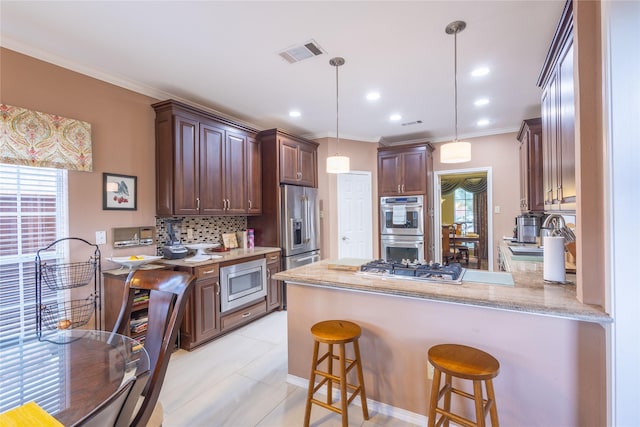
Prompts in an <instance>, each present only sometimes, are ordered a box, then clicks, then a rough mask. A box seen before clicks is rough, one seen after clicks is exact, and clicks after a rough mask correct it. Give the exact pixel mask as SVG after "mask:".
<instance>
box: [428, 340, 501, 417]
mask: <svg viewBox="0 0 640 427" xmlns="http://www.w3.org/2000/svg"><path fill="white" fill-rule="evenodd" d="M428 358H429V362H430V363H431V364H432V365H433V367H434V375H433V383H432V385H431V402H430V405H429V420H428V426H429V427H434V426H436V425H438V426H440V425H445V426H448V425H449V421H453V422H455V423H457V424H460V425H464V426H469V427H473V426H478V427H484V426H485V425H486V421H485V419H486V416H487V413H489V414H490V419H491V426H492V427H498V426H499V423H498V409H497V407H496V398H495V394H494V390H493V378H495V377H496V376H498V372H499V371H500V362H498V360H497V359H496V358H495V357H493V356H491V355H490V354H489V353H485V352H484V351H482V350H478V349H477V348H473V347H468V346H466V345H459V344H439V345H436V346H433V347H431V348H430V349H429V352H428ZM442 374H444V375H445V382H444V385H443V387H442V388H440V383H441V380H442ZM453 377H455V378H461V379H465V380H471V381H473V394H470V393H467V392H465V391H462V390H460V389H456V388H454V387H453V385H452V381H451V380H452V378H453ZM483 382H484V384H485V388H486V391H487V395H486V399H485V398H484V397H483V395H482V383H483ZM452 393H454V394H457V395H459V396H463V397H466V398H468V399H471V400H473V401H474V403H475V414H476V421H475V422H474V421H472V420H469V419H468V418H464V417H462V416H461V415H458V414H455V413H453V412H451V394H452ZM443 397H444V401H443V406H442V407H438V403H439V402H440V399H442V398H443ZM438 415H440V418H439V419H438V420H436V417H437V416H438Z"/></svg>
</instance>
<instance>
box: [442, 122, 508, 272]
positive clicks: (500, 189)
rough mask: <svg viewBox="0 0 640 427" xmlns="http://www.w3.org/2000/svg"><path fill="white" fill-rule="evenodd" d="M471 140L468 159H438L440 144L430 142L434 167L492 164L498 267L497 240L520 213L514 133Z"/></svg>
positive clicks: (464, 167)
mask: <svg viewBox="0 0 640 427" xmlns="http://www.w3.org/2000/svg"><path fill="white" fill-rule="evenodd" d="M465 141H470V142H471V161H470V162H467V163H457V164H443V163H440V146H441V145H442V144H433V145H434V146H435V148H436V151H434V153H433V169H434V171H454V170H464V169H474V168H487V167H490V168H491V173H492V195H493V206H494V207H496V206H499V207H500V213H495V212H492V213H490V215H491V216H492V220H493V248H492V251H493V269H494V270H497V268H498V264H497V260H498V253H497V247H498V243H499V242H500V241H501V239H502V236H511V235H512V234H513V225H514V221H515V220H514V218H515V217H516V216H517V215H519V214H520V205H519V201H520V166H519V164H520V163H519V151H518V144H517V140H516V134H515V133H505V134H500V135H491V136H484V137H479V138H465Z"/></svg>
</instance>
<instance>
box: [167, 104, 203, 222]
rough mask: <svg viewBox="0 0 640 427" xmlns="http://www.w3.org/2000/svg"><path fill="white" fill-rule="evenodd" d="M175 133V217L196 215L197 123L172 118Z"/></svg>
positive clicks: (197, 179) (197, 183) (197, 182)
mask: <svg viewBox="0 0 640 427" xmlns="http://www.w3.org/2000/svg"><path fill="white" fill-rule="evenodd" d="M174 131H175V136H174V140H175V147H174V149H175V155H174V156H175V171H174V173H175V175H174V180H175V185H174V189H173V191H174V194H173V197H174V199H173V200H174V205H173V210H174V214H175V215H197V214H198V197H199V193H200V189H199V187H198V185H199V176H198V174H199V170H198V169H199V168H198V165H199V163H200V160H199V151H198V144H199V135H198V122H197V121H195V120H190V119H187V118H184V117H180V116H175V117H174Z"/></svg>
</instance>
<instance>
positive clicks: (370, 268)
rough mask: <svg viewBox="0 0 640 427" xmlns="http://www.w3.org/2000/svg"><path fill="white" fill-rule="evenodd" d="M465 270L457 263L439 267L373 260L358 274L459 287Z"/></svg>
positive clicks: (414, 262) (404, 261) (420, 263)
mask: <svg viewBox="0 0 640 427" xmlns="http://www.w3.org/2000/svg"><path fill="white" fill-rule="evenodd" d="M465 271H466V269H464V268H462V266H461V265H460V264H458V263H450V264H449V265H441V264H438V263H437V262H435V263H428V262H418V261H409V260H402V261H401V262H397V261H384V260H381V259H379V260H375V261H371V262H368V263H366V264H364V265H362V266H361V267H360V272H361V273H362V274H365V275H374V276H378V277H380V276H383V277H385V276H386V277H394V278H399V279H413V280H423V281H427V282H434V283H448V284H456V285H459V284H461V283H462V276H463V275H464V272H465Z"/></svg>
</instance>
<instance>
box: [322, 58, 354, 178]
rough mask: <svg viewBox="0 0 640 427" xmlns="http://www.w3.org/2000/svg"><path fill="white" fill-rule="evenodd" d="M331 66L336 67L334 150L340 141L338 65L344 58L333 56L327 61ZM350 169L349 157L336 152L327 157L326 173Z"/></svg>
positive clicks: (345, 171) (343, 171) (341, 63)
mask: <svg viewBox="0 0 640 427" xmlns="http://www.w3.org/2000/svg"><path fill="white" fill-rule="evenodd" d="M329 64H331V66H332V67H336V150H337V147H338V144H339V143H340V133H339V132H338V130H339V127H338V124H339V117H340V116H339V114H338V113H339V102H338V101H339V99H340V98H339V96H338V94H339V92H338V67H340V66H341V65H344V58H341V57H335V58H332V59H331V60H330V61H329ZM349 170H350V165H349V158H348V157H347V156H341V155H340V154H338V153H337V152H336V154H334V155H333V156H329V157H327V173H347V172H349Z"/></svg>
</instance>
